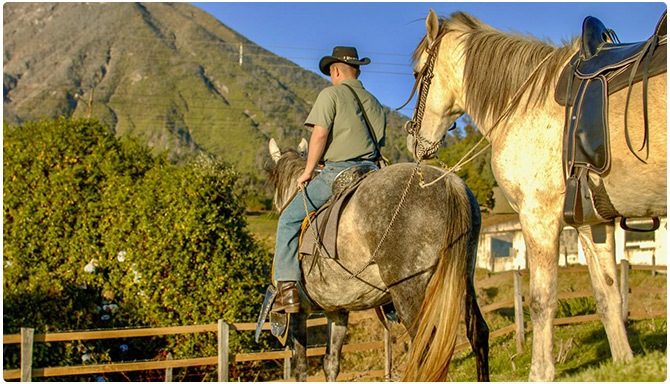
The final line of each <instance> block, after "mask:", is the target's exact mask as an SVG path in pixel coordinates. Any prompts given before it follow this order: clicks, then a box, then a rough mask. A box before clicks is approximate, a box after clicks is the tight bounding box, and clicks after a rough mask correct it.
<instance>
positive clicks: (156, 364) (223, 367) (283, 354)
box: [3, 260, 667, 382]
mask: <svg viewBox="0 0 670 384" xmlns="http://www.w3.org/2000/svg"><path fill="white" fill-rule="evenodd" d="M620 267H621V268H620V270H621V278H620V283H621V286H620V289H621V292H622V293H623V295H622V296H623V298H624V299H623V309H624V311H623V312H624V314H626V316H627V318H635V319H644V318H648V317H650V316H653V317H663V316H667V309H663V310H655V311H652V312H641V311H638V312H629V311H628V296H629V294H637V293H642V292H644V293H667V291H666V289H659V288H648V287H635V288H630V287H629V286H628V271H629V270H630V269H640V270H651V271H657V270H661V271H667V267H666V266H630V264H628V262H627V261H625V260H624V261H622V263H621V265H620ZM587 271H588V269H587V267H583V266H580V267H566V268H560V269H559V273H572V272H587ZM527 274H528V272H527V271H525V270H524V271H509V272H503V273H500V274H497V275H495V276H492V277H489V278H487V279H483V280H480V281H478V282H477V283H476V286H477V287H478V288H484V287H491V286H495V285H496V284H499V283H500V282H503V281H508V280H510V279H513V280H514V297H513V298H510V299H506V300H502V301H498V302H495V303H492V304H489V305H486V306H483V307H481V311H482V313H483V314H486V313H489V312H493V311H495V310H498V309H501V308H511V307H513V308H514V315H515V322H514V324H512V325H509V326H507V327H503V328H501V329H498V330H495V331H493V332H491V334H490V336H489V337H490V339H494V338H496V337H499V336H503V335H506V334H509V333H512V332H515V334H516V342H517V351H521V350H522V349H523V344H524V337H525V331H526V330H527V329H529V328H530V327H531V326H532V324H531V322H530V321H528V322H526V321H524V317H523V303H524V298H523V296H522V291H521V286H522V284H521V276H523V275H527ZM592 295H593V292H592V291H591V290H589V291H582V292H568V293H560V294H559V295H558V299H571V298H579V297H591V296H592ZM375 317H376V316H375V315H374V314H371V313H369V312H367V313H365V312H363V313H352V314H351V316H350V323H351V324H353V323H356V322H359V321H362V320H366V319H370V318H375ZM595 320H599V317H598V315H597V314H592V315H583V316H574V317H569V318H559V319H554V324H555V325H564V324H575V323H583V322H588V321H595ZM326 324H327V319H326V318H317V319H310V320H308V321H307V326H308V327H315V326H323V325H326ZM255 329H256V324H255V323H234V324H226V323H224V322H223V321H222V320H219V322H218V324H205V325H190V326H180V327H162V328H135V329H113V330H107V331H81V332H63V333H46V334H34V330H33V329H31V328H22V329H21V333H20V334H15V335H3V344H4V345H7V344H21V368H20V369H8V370H3V378H4V379H5V380H16V379H20V380H21V381H31V379H32V378H38V377H54V376H67V375H84V374H100V373H111V372H126V371H142V370H155V369H165V370H166V381H171V380H172V369H173V368H184V367H195V366H203V365H217V366H218V381H221V382H225V381H228V379H229V377H228V376H229V375H228V367H229V363H230V362H236V363H239V362H247V361H265V360H277V359H284V381H290V380H291V379H290V376H291V360H290V359H291V356H292V351H291V350H289V349H286V350H283V351H272V352H256V353H239V354H235V355H230V354H229V349H228V340H229V334H230V331H255ZM263 329H264V330H269V329H270V327H269V324H265V325H264V327H263ZM202 332H217V335H218V355H217V356H210V357H200V358H191V359H178V360H173V359H171V358H170V357H168V359H166V360H159V361H143V362H130V363H111V364H97V365H92V364H91V365H79V366H66V367H45V368H34V367H33V366H32V354H33V343H35V342H62V341H79V340H100V339H113V338H133V337H153V336H166V335H177V334H189V333H202ZM407 339H408V337H407V334H406V333H405V334H404V335H403V337H400V338H397V339H396V340H393V338H392V334H391V331H390V329H389V330H385V331H384V340H381V341H370V342H361V343H354V344H347V345H344V347H343V348H342V351H343V352H358V351H366V350H373V349H379V348H384V350H385V357H386V359H385V369H384V370H377V371H368V372H348V373H341V374H340V375H339V376H338V379H339V380H352V379H362V378H385V379H386V380H387V381H389V380H390V378H391V370H392V368H393V367H392V366H391V361H392V358H391V355H392V346H393V342H396V343H399V342H405V341H407ZM468 348H470V344H469V342H467V341H466V342H463V343H459V344H458V345H456V348H455V351H456V352H459V351H462V350H465V349H468ZM325 353H326V348H325V347H316V348H308V350H307V356H310V357H311V356H322V355H325ZM324 380H325V378H324V377H323V376H315V377H310V378H309V381H324Z"/></svg>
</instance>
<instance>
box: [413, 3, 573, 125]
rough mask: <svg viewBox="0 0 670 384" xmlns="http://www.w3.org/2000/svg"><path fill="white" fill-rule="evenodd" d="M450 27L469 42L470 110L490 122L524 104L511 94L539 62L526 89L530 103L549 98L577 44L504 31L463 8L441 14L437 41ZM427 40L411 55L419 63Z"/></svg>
mask: <svg viewBox="0 0 670 384" xmlns="http://www.w3.org/2000/svg"><path fill="white" fill-rule="evenodd" d="M449 32H457V33H460V34H459V35H458V36H457V38H458V39H459V40H460V41H461V43H462V44H463V46H464V54H465V68H464V80H463V81H464V87H465V92H466V97H467V99H466V101H465V102H466V104H467V105H466V109H467V110H468V111H469V112H470V114H471V115H475V116H478V117H480V118H481V119H485V121H492V119H494V118H497V117H499V116H500V115H501V114H502V113H503V112H505V109H507V108H510V111H509V114H508V115H507V116H510V115H511V114H513V113H514V112H515V111H516V110H517V109H518V108H519V107H520V105H521V99H522V98H521V97H516V98H515V100H512V98H513V97H514V95H515V94H516V93H517V92H518V91H519V89H520V88H521V87H522V86H524V83H525V82H526V81H527V80H528V78H529V76H530V75H531V73H532V71H533V70H534V69H535V68H536V67H538V66H539V67H538V71H537V73H536V75H535V76H534V78H533V79H532V80H530V81H529V82H528V84H526V87H528V88H529V90H530V93H526V95H527V101H526V105H525V107H526V108H527V107H529V106H530V103H531V101H533V106H535V105H538V104H540V103H543V102H544V101H546V99H547V97H549V95H550V94H551V93H552V92H553V90H554V87H555V83H556V81H557V80H558V76H559V75H560V73H561V70H562V69H563V65H564V64H565V62H566V61H567V60H568V59H569V58H570V56H572V55H573V54H574V52H575V51H576V50H577V45H576V43H578V40H575V39H573V40H572V41H570V42H568V43H565V44H564V45H563V46H562V47H557V46H555V45H553V44H552V43H549V42H546V41H541V40H538V39H537V38H535V37H533V36H530V35H521V34H519V33H505V32H502V31H499V30H497V29H494V28H492V27H490V26H489V25H486V24H484V23H483V22H481V21H480V20H479V19H477V18H476V17H473V16H471V15H468V14H467V13H465V12H460V11H459V12H455V13H452V14H451V15H450V16H449V18H440V30H439V33H438V40H439V39H441V38H442V37H443V36H444V35H445V34H446V33H449ZM427 44H428V43H427V41H426V38H425V37H424V39H423V40H422V41H421V43H420V44H419V46H418V47H417V49H416V50H415V51H414V54H413V55H412V58H413V60H414V61H415V62H416V61H418V60H419V58H420V57H421V54H422V52H424V50H425V49H426V47H427ZM550 55H551V56H552V57H548V56H550ZM545 58H546V59H547V60H545ZM543 60H545V61H544V62H543Z"/></svg>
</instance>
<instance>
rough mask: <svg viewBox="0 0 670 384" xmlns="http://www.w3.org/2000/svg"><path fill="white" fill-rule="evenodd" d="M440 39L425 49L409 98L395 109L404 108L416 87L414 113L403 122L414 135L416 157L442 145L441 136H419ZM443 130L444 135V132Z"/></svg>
mask: <svg viewBox="0 0 670 384" xmlns="http://www.w3.org/2000/svg"><path fill="white" fill-rule="evenodd" d="M439 43H440V41H439V40H438V41H435V42H434V43H433V44H432V45H431V46H430V47H428V48H427V49H426V52H427V53H428V60H427V62H426V64H425V65H424V66H423V68H422V69H421V72H419V74H418V75H417V76H416V81H415V82H414V87H413V88H412V93H411V94H410V95H409V99H408V100H407V101H406V102H405V104H403V105H402V106H400V107H398V108H396V111H397V110H399V109H402V108H404V107H405V106H406V105H407V104H409V102H410V100H412V97H413V96H414V92H416V90H417V88H418V89H419V93H418V96H417V100H416V107H414V115H413V116H412V119H411V120H408V121H407V122H406V123H405V126H404V128H405V131H406V132H407V134H409V135H412V137H414V141H415V143H416V144H415V145H416V146H417V147H418V151H415V152H416V153H415V154H416V156H417V159H423V158H424V157H425V156H426V155H432V154H434V153H435V152H437V150H438V149H439V148H440V146H441V145H442V139H444V136H442V137H441V138H440V139H439V140H437V141H431V140H428V139H426V138H425V137H423V136H421V122H422V121H423V114H424V112H425V110H426V99H428V90H429V89H430V84H431V82H432V81H433V76H434V75H433V70H434V68H435V59H436V58H437V51H438V49H439V47H440V44H439ZM455 125H456V123H455V122H454V124H453V125H452V126H451V127H450V128H449V129H448V130H447V131H450V130H452V129H453V128H454V127H455ZM447 131H445V135H446V132H447Z"/></svg>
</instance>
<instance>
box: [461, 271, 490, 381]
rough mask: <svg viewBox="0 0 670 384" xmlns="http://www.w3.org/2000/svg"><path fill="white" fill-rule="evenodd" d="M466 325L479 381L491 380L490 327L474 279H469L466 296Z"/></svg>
mask: <svg viewBox="0 0 670 384" xmlns="http://www.w3.org/2000/svg"><path fill="white" fill-rule="evenodd" d="M465 324H466V325H467V335H468V340H470V345H472V352H473V353H474V354H475V359H476V361H477V380H478V381H490V379H489V327H488V325H486V321H485V320H484V316H482V312H481V311H480V310H479V305H477V295H476V293H475V287H474V285H473V283H472V278H471V277H468V286H467V291H466V296H465Z"/></svg>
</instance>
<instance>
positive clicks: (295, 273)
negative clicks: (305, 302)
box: [273, 160, 370, 281]
mask: <svg viewBox="0 0 670 384" xmlns="http://www.w3.org/2000/svg"><path fill="white" fill-rule="evenodd" d="M366 163H370V162H369V161H362V160H352V161H342V162H333V163H330V162H329V163H326V165H325V166H324V167H323V169H322V170H321V173H319V174H318V175H317V176H316V177H314V178H313V179H312V180H311V181H310V182H309V183H308V184H307V187H306V188H305V194H306V195H307V207H308V208H309V211H310V212H313V211H316V210H317V209H319V208H320V207H321V206H322V205H324V204H325V203H326V202H327V201H328V199H330V196H331V195H332V194H333V190H332V185H333V181H335V177H336V176H337V175H338V174H339V173H340V172H342V171H343V170H345V169H347V168H349V167H352V166H354V165H359V164H366ZM305 217H307V214H306V213H305V203H304V200H303V197H302V193H301V192H298V194H297V195H296V196H295V197H294V198H293V200H292V201H291V203H289V205H288V206H287V207H286V208H285V209H284V212H282V214H281V216H279V222H278V223H277V242H276V245H275V261H274V276H273V280H275V281H300V280H301V277H302V272H301V271H300V260H298V243H299V239H300V226H301V225H302V222H303V220H304V219H305Z"/></svg>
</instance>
